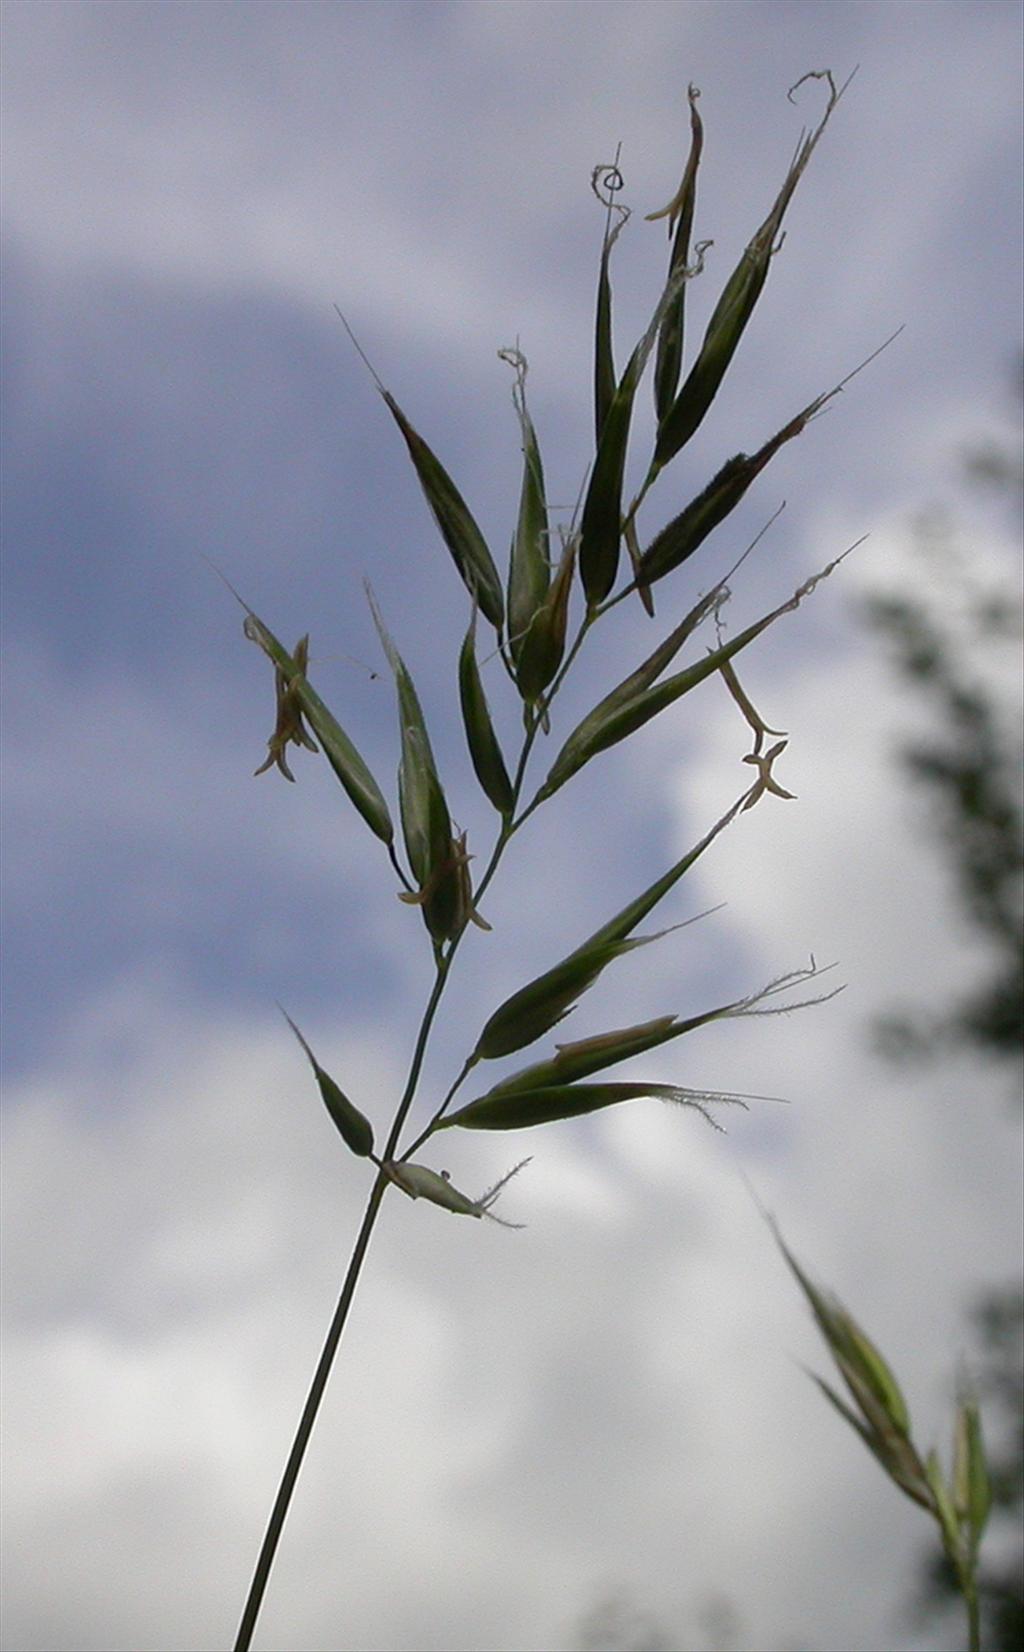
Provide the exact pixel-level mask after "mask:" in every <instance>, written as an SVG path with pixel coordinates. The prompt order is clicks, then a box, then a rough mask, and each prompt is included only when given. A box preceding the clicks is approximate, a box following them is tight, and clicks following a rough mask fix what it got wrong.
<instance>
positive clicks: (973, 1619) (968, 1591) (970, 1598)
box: [964, 1578, 981, 1652]
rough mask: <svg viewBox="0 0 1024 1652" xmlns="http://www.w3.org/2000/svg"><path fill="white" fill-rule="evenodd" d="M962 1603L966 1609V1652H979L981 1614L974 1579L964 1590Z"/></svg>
mask: <svg viewBox="0 0 1024 1652" xmlns="http://www.w3.org/2000/svg"><path fill="white" fill-rule="evenodd" d="M964 1603H965V1605H966V1607H967V1646H968V1652H981V1612H980V1609H979V1600H978V1585H977V1582H976V1580H975V1579H974V1578H972V1579H971V1582H970V1584H968V1585H966V1586H965V1588H964Z"/></svg>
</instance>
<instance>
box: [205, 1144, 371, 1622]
mask: <svg viewBox="0 0 1024 1652" xmlns="http://www.w3.org/2000/svg"><path fill="white" fill-rule="evenodd" d="M387 1185H388V1181H387V1177H386V1176H383V1175H378V1177H377V1180H376V1181H375V1182H374V1184H373V1191H372V1192H371V1194H370V1199H369V1203H368V1204H367V1207H366V1214H365V1215H364V1217H363V1223H362V1226H361V1228H360V1229H359V1237H358V1238H357V1239H356V1242H355V1247H354V1249H353V1251H352V1259H351V1261H350V1262H349V1265H348V1272H347V1273H346V1275H345V1283H344V1285H343V1286H342V1291H341V1295H340V1297H339V1298H338V1306H337V1307H336V1308H335V1310H334V1318H333V1319H332V1320H331V1328H330V1330H329V1331H328V1333H327V1339H326V1341H325V1343H324V1346H323V1352H322V1353H321V1355H320V1359H319V1362H318V1364H317V1368H316V1371H315V1373H314V1376H313V1381H312V1383H311V1385H310V1389H309V1393H308V1395H307V1396H306V1403H305V1405H304V1406H303V1408H302V1416H301V1417H300V1419H299V1426H298V1429H297V1430H296V1433H295V1439H294V1440H293V1442H292V1449H291V1451H290V1452H289V1453H288V1461H287V1463H286V1464H285V1470H284V1473H283V1475H282V1476H281V1484H280V1486H279V1487H278V1490H277V1496H276V1498H275V1499H274V1507H273V1509H272V1510H271V1514H270V1519H269V1521H268V1523H267V1530H266V1533H265V1535H264V1538H263V1544H262V1546H261V1548H260V1554H259V1559H258V1561H257V1562H256V1570H255V1572H254V1573H253V1579H252V1583H251V1584H250V1586H249V1595H248V1599H247V1600H246V1603H245V1610H244V1612H243V1613H242V1621H241V1623H240V1624H239V1627H238V1637H237V1639H236V1641H235V1652H248V1648H249V1646H250V1644H251V1641H252V1637H253V1631H254V1630H255V1628H256V1619H257V1618H258V1616H259V1612H260V1607H261V1606H262V1604H263V1595H264V1592H265V1590H266V1587H267V1580H268V1579H269V1577H270V1568H271V1567H272V1566H273V1564H274V1556H275V1554H276V1553H277V1545H278V1542H279V1540H280V1537H281V1532H282V1529H283V1527H284V1522H285V1518H286V1516H287V1514H288V1507H289V1504H290V1503H291V1500H292V1492H293V1491H294V1490H295V1482H296V1480H297V1479H298V1477H299V1469H300V1468H301V1467H302V1459H303V1457H304V1456H305V1452H306V1446H307V1445H308V1444H309V1437H310V1435H311V1434H312V1432H313V1424H314V1423H315V1422H316V1415H317V1412H318V1411H319V1409H320V1401H321V1400H322V1399H323V1396H324V1389H325V1388H326V1387H327V1379H328V1377H329V1376H330V1374H331V1366H332V1365H333V1363H334V1356H335V1353H336V1352H337V1348H338V1343H339V1342H340V1341H341V1333H342V1331H343V1330H344V1329H345V1321H346V1319H347V1318H348V1310H349V1307H350V1306H351V1303H352V1298H353V1296H354V1295H355V1289H356V1285H357V1283H358V1280H359V1275H360V1272H361V1271H362V1266H363V1258H364V1257H365V1255H366V1250H367V1246H368V1245H369V1243H370V1235H371V1234H372V1232H373V1228H374V1224H375V1222H376V1220H377V1213H378V1211H379V1210H380V1204H381V1200H382V1198H383V1197H384V1189H385V1188H386V1187H387Z"/></svg>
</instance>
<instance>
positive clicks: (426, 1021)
mask: <svg viewBox="0 0 1024 1652" xmlns="http://www.w3.org/2000/svg"><path fill="white" fill-rule="evenodd" d="M453 952H454V945H453V947H452V951H450V952H449V953H448V956H447V958H445V959H444V960H443V961H441V962H439V964H438V968H437V974H436V976H435V978H434V985H433V988H432V990H431V994H430V997H429V999H428V1001H427V1007H426V1010H425V1011H424V1014H423V1020H422V1022H421V1024H420V1030H419V1035H418V1037H417V1039H416V1046H415V1049H414V1050H413V1056H412V1061H411V1063H410V1067H409V1076H408V1078H407V1080H406V1085H405V1090H404V1092H403V1094H402V1099H401V1101H400V1102H399V1104H398V1108H397V1110H396V1112H395V1117H394V1121H393V1123H392V1125H391V1131H390V1133H389V1135H388V1141H387V1146H386V1148H385V1149H384V1158H385V1159H390V1158H391V1157H392V1155H393V1154H394V1151H395V1148H396V1146H397V1143H398V1137H399V1135H400V1134H401V1130H402V1125H403V1124H404V1123H405V1119H406V1115H407V1113H408V1111H409V1108H410V1106H411V1105H412V1099H413V1096H414V1095H415V1093H416V1085H417V1082H418V1080H419V1076H420V1068H421V1067H422V1065H423V1057H424V1054H425V1053H426V1048H427V1039H428V1037H429V1035H430V1028H431V1025H432V1023H433V1020H434V1016H435V1014H436V1013H437V1006H438V1004H439V1003H440V1000H441V994H442V992H443V991H444V984H445V980H446V979H447V975H448V969H449V967H450V964H451V958H452V953H453ZM387 1186H388V1178H387V1176H385V1175H384V1174H383V1173H381V1174H378V1176H377V1179H376V1181H375V1182H374V1184H373V1189H372V1191H371V1193H370V1198H369V1202H368V1204H367V1206H366V1213H365V1215H364V1216H363V1222H362V1226H361V1227H360V1229H359V1234H358V1237H357V1239H356V1242H355V1246H354V1248H353V1251H352V1257H351V1260H350V1261H349V1265H348V1271H347V1273H346V1275H345V1283H344V1284H343V1286H342V1288H341V1295H340V1296H339V1298H338V1305H337V1307H336V1308H335V1310H334V1318H333V1319H332V1320H331V1327H330V1330H329V1331H328V1333H327V1338H326V1341H325V1342H324V1346H323V1351H322V1353H321V1355H320V1359H319V1361H318V1363H317V1368H316V1371H315V1372H314V1375H313V1381H312V1383H311V1384H310V1389H309V1393H308V1394H307V1396H306V1403H305V1405H304V1406H303V1408H302V1416H301V1417H300V1419H299V1426H298V1428H297V1430H296V1432H295V1438H294V1440H293V1441H292V1448H291V1451H290V1452H289V1453H288V1461H287V1463H286V1464H285V1469H284V1473H283V1475H282V1476H281V1484H280V1485H279V1486H278V1489H277V1496H276V1497H275V1499H274V1506H273V1508H272V1510H271V1513H270V1519H269V1521H268V1522H267V1529H266V1532H265V1534H264V1537H263V1543H262V1545H261V1547H260V1553H259V1559H258V1560H257V1562H256V1570H255V1572H254V1573H253V1578H252V1583H251V1584H250V1586H249V1594H248V1598H247V1599H246V1603H245V1610H244V1611H243V1613H242V1620H241V1623H240V1624H239V1628H238V1636H237V1639H236V1641H235V1648H234V1652H248V1649H249V1646H250V1644H251V1642H252V1637H253V1631H254V1630H255V1628H256V1619H257V1618H258V1617H259V1612H260V1607H261V1606H262V1604H263V1596H264V1593H265V1592H266V1587H267V1581H268V1579H269V1577H270V1569H271V1567H272V1566H273V1564H274V1556H275V1554H276V1553H277V1545H278V1543H279V1541H280V1538H281V1532H282V1530H283V1528H284V1523H285V1518H286V1516H287V1514H288V1508H289V1505H290V1503H291V1500H292V1493H293V1491H294V1490H295V1482H296V1480H297V1479H298V1477H299V1470H300V1468H301V1467H302V1459H303V1457H304V1456H305V1454H306V1447H307V1445H308V1444H309V1437H310V1435H311V1434H312V1432H313V1424H314V1423H315V1422H316V1417H317V1412H318V1411H319V1409H320V1401H321V1400H322V1399H323V1397H324V1390H325V1389H326V1387H327V1379H328V1377H329V1376H330V1374H331V1366H332V1365H333V1364H334V1356H335V1354H336V1353H337V1351H338V1344H339V1342H340V1341H341V1334H342V1332H343V1330H344V1329H345V1322H346V1320H347V1319H348V1311H349V1308H350V1307H351V1305H352V1298H353V1297H354V1295H355V1290H356V1285H357V1284H358V1283H359V1275H360V1273H361V1272H362V1268H363V1261H364V1259H365V1257H366V1252H367V1249H368V1247H369V1243H370V1237H371V1235H372V1233H373V1229H374V1225H375V1223H376V1221H377V1215H378V1212H379V1210H380V1206H381V1200H382V1199H383V1197H384V1190H385V1188H386V1187H387Z"/></svg>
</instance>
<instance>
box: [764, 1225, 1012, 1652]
mask: <svg viewBox="0 0 1024 1652" xmlns="http://www.w3.org/2000/svg"><path fill="white" fill-rule="evenodd" d="M765 1219H766V1221H767V1222H768V1225H769V1227H770V1228H771V1230H772V1233H773V1234H774V1236H775V1242H776V1244H777V1245H778V1247H779V1249H780V1251H781V1252H782V1255H783V1257H784V1258H785V1261H786V1263H787V1265H788V1267H789V1269H790V1272H791V1273H792V1274H793V1277H794V1278H795V1280H796V1282H797V1284H798V1285H799V1286H800V1289H801V1291H802V1292H803V1294H804V1296H805V1298H806V1300H807V1303H808V1305H809V1307H810V1309H811V1312H812V1314H813V1315H814V1318H815V1321H816V1322H817V1326H818V1329H819V1331H820V1332H821V1334H822V1336H823V1338H824V1339H825V1344H826V1346H827V1348H828V1350H829V1353H830V1354H831V1355H832V1359H833V1361H834V1363H835V1366H836V1369H837V1371H838V1372H839V1375H840V1377H841V1378H842V1380H843V1383H844V1385H845V1387H846V1390H847V1395H848V1396H849V1397H848V1398H846V1399H844V1398H843V1396H842V1395H841V1394H840V1393H838V1392H837V1391H836V1389H834V1388H833V1387H832V1386H831V1384H830V1383H827V1382H826V1381H825V1379H824V1377H819V1376H817V1375H816V1373H815V1372H813V1371H812V1372H810V1373H809V1374H810V1376H811V1378H812V1380H813V1381H814V1382H815V1383H816V1384H817V1386H818V1387H819V1388H820V1390H821V1392H822V1393H823V1394H824V1396H825V1398H826V1399H827V1400H828V1402H829V1404H830V1405H832V1406H833V1407H834V1408H835V1410H836V1411H838V1413H839V1415H840V1416H841V1417H842V1418H843V1420H844V1421H845V1422H847V1423H848V1424H849V1425H850V1427H851V1428H852V1429H853V1431H854V1433H855V1434H857V1435H859V1436H860V1438H861V1440H862V1441H863V1443H864V1444H865V1445H866V1446H867V1448H868V1450H869V1451H870V1452H871V1454H872V1456H873V1457H874V1458H875V1459H876V1461H877V1462H878V1463H879V1464H880V1466H881V1467H882V1469H883V1470H884V1471H885V1473H886V1474H887V1475H888V1477H889V1479H890V1480H891V1481H892V1482H893V1484H894V1485H895V1486H896V1487H897V1488H898V1490H900V1491H902V1492H903V1494H904V1496H906V1497H909V1498H910V1499H911V1501H912V1502H915V1503H917V1504H918V1505H919V1506H920V1507H921V1508H923V1509H925V1510H926V1511H927V1512H928V1514H930V1515H931V1517H932V1519H933V1520H934V1521H935V1522H936V1524H937V1526H938V1528H939V1536H940V1539H941V1542H942V1548H943V1552H944V1554H945V1557H946V1560H947V1561H948V1563H949V1565H950V1566H951V1567H952V1569H953V1573H954V1576H955V1577H956V1581H957V1587H958V1588H959V1591H960V1594H961V1595H962V1597H963V1601H964V1606H965V1609H966V1612H967V1626H968V1642H969V1647H970V1652H980V1648H981V1629H980V1620H979V1612H978V1550H979V1546H980V1544H981V1536H982V1533H983V1532H984V1530H985V1526H986V1524H987V1521H988V1517H989V1511H990V1509H991V1507H992V1491H991V1486H990V1484H989V1474H988V1465H987V1463H986V1459H985V1447H984V1442H983V1440H982V1435H981V1418H980V1415H979V1412H978V1405H977V1401H976V1399H975V1397H974V1395H973V1393H972V1392H971V1390H970V1389H969V1387H967V1385H966V1384H963V1383H962V1384H961V1389H960V1394H959V1397H958V1400H957V1405H956V1410H955V1413H954V1418H953V1451H952V1463H951V1471H950V1473H949V1474H948V1476H947V1474H946V1472H945V1471H944V1470H943V1467H942V1464H941V1462H940V1460H939V1455H938V1453H937V1452H936V1451H934V1450H932V1451H929V1452H928V1454H927V1456H925V1457H922V1456H921V1453H920V1452H919V1450H918V1448H917V1447H916V1446H915V1444H914V1442H913V1440H912V1438H911V1432H910V1411H909V1408H908V1406H907V1402H906V1400H905V1399H904V1397H903V1392H902V1390H901V1388H900V1385H899V1383H898V1382H897V1380H896V1377H895V1375H894V1373H893V1371H892V1368H891V1367H890V1366H889V1364H888V1363H887V1361H886V1360H885V1358H884V1357H883V1355H882V1353H881V1352H880V1350H879V1349H878V1348H877V1347H876V1345H875V1344H874V1343H873V1342H872V1341H871V1339H870V1337H869V1336H868V1335H867V1334H866V1333H865V1332H864V1331H862V1330H861V1328H860V1326H859V1325H858V1323H857V1321H856V1320H855V1319H854V1317H853V1315H852V1314H850V1313H848V1312H847V1310H846V1309H845V1308H844V1307H843V1305H842V1303H841V1302H840V1301H839V1299H838V1297H836V1296H834V1295H833V1294H832V1293H831V1292H830V1291H824V1290H822V1289H821V1288H820V1287H819V1286H817V1285H815V1284H814V1283H813V1281H812V1280H811V1279H810V1278H809V1276H808V1275H807V1274H806V1273H805V1272H804V1270H803V1268H802V1267H801V1266H800V1264H799V1262H798V1261H797V1260H796V1257H795V1256H794V1255H793V1252H792V1251H791V1250H790V1249H789V1246H788V1245H787V1244H786V1242H785V1240H784V1239H783V1237H782V1233H781V1231H780V1229H779V1226H778V1223H777V1222H776V1221H775V1220H774V1218H773V1217H771V1216H769V1215H767V1213H765Z"/></svg>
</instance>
